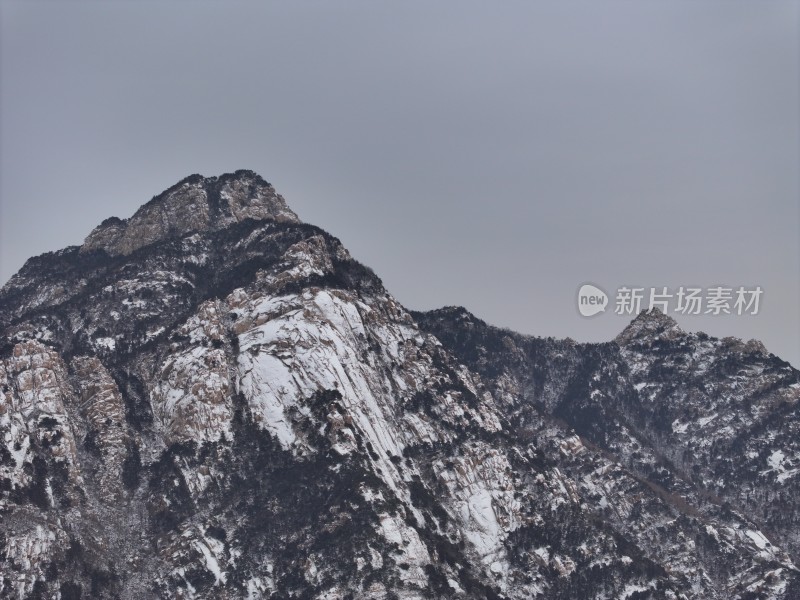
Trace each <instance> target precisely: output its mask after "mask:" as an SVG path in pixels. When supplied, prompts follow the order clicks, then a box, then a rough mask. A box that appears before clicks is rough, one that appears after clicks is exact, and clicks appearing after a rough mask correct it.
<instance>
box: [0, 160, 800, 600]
mask: <svg viewBox="0 0 800 600" xmlns="http://www.w3.org/2000/svg"><path fill="white" fill-rule="evenodd" d="M465 314H466V313H465ZM470 319H471V320H473V321H474V322H475V323H477V321H476V320H474V318H472V317H471V316H468V315H467V316H466V317H463V318H462V316H459V315H458V314H455V313H452V314H451V311H450V312H448V311H444V312H442V313H437V314H427V315H422V314H418V315H412V314H410V313H409V312H408V311H406V310H405V309H404V308H403V307H402V306H401V305H400V304H399V303H397V302H396V301H395V300H394V299H393V298H392V296H391V295H390V294H388V293H387V292H386V290H385V289H384V288H383V285H382V284H381V281H380V280H379V279H378V278H377V277H376V276H375V274H374V273H372V271H370V270H369V269H368V268H366V267H364V266H363V265H361V264H359V263H357V262H356V261H354V260H353V259H352V258H351V257H350V255H349V253H348V252H347V251H346V250H345V249H344V248H343V247H342V246H341V244H340V243H339V241H338V240H337V239H336V238H334V237H332V236H330V235H329V234H327V233H326V232H324V231H322V230H320V229H319V228H316V227H313V226H310V225H306V224H303V223H301V222H300V221H299V220H298V219H297V217H296V216H295V215H294V213H292V212H291V211H290V210H289V209H288V207H287V206H286V204H285V202H284V201H283V199H282V198H280V196H278V195H277V194H276V193H275V192H274V190H273V189H272V187H271V186H269V184H267V183H266V182H264V181H263V180H262V179H261V178H259V177H258V176H257V175H255V174H254V173H252V172H249V171H239V172H237V173H234V174H231V175H223V176H221V177H218V178H214V177H212V178H203V177H200V176H192V177H190V178H187V179H186V180H184V181H182V182H180V183H179V184H177V185H176V186H173V187H172V188H170V189H169V190H167V191H166V192H164V193H163V194H161V195H160V196H157V197H156V198H154V199H153V200H152V201H151V202H150V203H148V204H146V205H145V206H143V207H142V208H141V209H140V210H139V211H138V212H137V213H136V214H135V215H134V216H133V217H131V218H130V219H129V220H126V221H121V220H112V221H106V222H105V223H104V224H103V225H101V226H100V227H99V228H97V229H95V231H93V232H92V233H91V234H90V236H89V237H88V238H87V241H86V242H85V243H84V245H83V246H82V247H80V248H67V249H65V250H63V251H60V252H57V253H52V254H48V255H44V256H42V257H38V258H35V259H31V260H30V261H28V263H26V265H25V267H23V269H22V270H21V271H20V273H18V274H17V275H16V276H15V277H14V278H13V279H12V280H11V281H10V282H9V283H8V284H7V285H6V286H5V287H4V288H3V289H2V291H0V328H2V337H1V338H0V340H1V341H0V344H1V346H0V386H1V387H0V390H2V395H1V396H0V433H2V435H3V443H2V444H0V535H1V536H2V537H0V545H1V546H2V553H0V565H2V566H1V567H0V594H2V596H3V597H42V598H44V597H47V598H50V597H61V598H80V597H83V598H112V597H122V598H143V597H165V598H167V597H179V598H261V597H264V598H268V597H274V598H291V597H294V598H387V599H388V598H408V599H412V598H420V599H422V598H514V599H520V600H521V599H523V598H533V597H541V598H565V599H566V598H597V599H601V598H609V599H610V598H720V599H723V598H724V599H726V600H727V599H728V598H785V599H788V598H792V597H794V596H792V594H793V593H794V592H793V590H794V589H796V588H795V587H792V586H796V583H795V582H796V581H797V569H796V568H795V566H794V564H793V562H792V558H791V556H790V554H788V553H787V551H786V549H790V550H791V548H792V546H791V543H790V541H791V540H790V539H789V538H790V536H787V537H786V538H781V539H780V540H778V539H773V538H770V539H773V542H769V543H767V541H766V537H764V536H765V535H768V534H766V533H765V532H764V531H762V530H761V529H760V525H759V523H760V522H761V521H762V520H759V521H755V520H751V518H750V516H749V515H748V516H743V515H744V513H741V512H738V511H737V510H736V509H735V507H733V508H732V506H733V505H732V506H727V507H726V506H723V505H719V504H717V503H715V502H712V501H709V500H708V499H707V498H706V497H705V496H703V495H701V494H700V492H701V491H703V490H706V489H707V488H705V487H704V488H700V487H698V485H697V484H696V483H695V482H694V481H693V480H691V479H688V478H686V479H684V474H683V473H682V471H680V470H679V468H678V467H677V466H675V465H673V464H668V463H667V462H666V459H664V458H661V456H662V454H665V453H664V451H663V449H661V448H656V447H655V446H654V445H652V446H647V445H646V444H645V441H644V437H643V436H645V435H646V434H648V432H649V430H648V429H647V422H648V421H647V419H648V415H649V414H650V412H652V411H650V412H648V410H647V407H646V406H645V405H644V404H642V406H643V408H642V409H641V411H640V413H641V414H639V413H637V419H640V420H641V423H640V422H639V421H638V420H637V421H636V423H635V424H636V427H635V428H634V423H633V420H631V423H630V424H629V423H628V422H627V421H626V422H625V423H622V422H620V423H619V424H618V425H614V424H612V421H613V418H612V417H610V416H609V415H613V414H622V413H623V411H624V410H627V407H628V406H629V405H630V404H636V402H637V400H636V397H633V396H630V397H629V395H630V394H632V393H635V392H636V391H637V388H636V387H633V386H634V384H638V383H640V380H639V379H637V378H639V377H641V378H644V377H650V378H652V379H653V380H654V373H653V372H652V365H651V364H650V363H648V362H647V357H648V356H651V354H650V349H649V348H644V347H640V345H637V344H639V342H635V343H633V342H632V343H629V344H628V345H625V344H623V343H622V342H620V343H611V344H608V345H606V346H603V347H597V348H595V347H583V346H579V345H575V344H570V343H567V342H556V341H552V340H550V341H541V340H535V339H531V338H523V337H522V336H516V335H515V334H508V335H506V334H504V333H502V332H498V331H497V330H494V329H492V328H490V327H488V326H486V325H485V324H479V325H480V330H481V331H482V333H481V334H480V336H478V337H475V336H474V333H475V332H476V331H477V328H475V327H472V326H468V323H467V320H470ZM465 331H466V332H467V333H464V332H465ZM628 334H631V335H628ZM459 336H461V337H459ZM470 336H472V337H470ZM506 338H508V340H507V339H506ZM625 339H631V340H640V337H639V336H638V335H633V331H632V330H631V331H628V333H627V334H625ZM509 340H510V341H509ZM640 341H641V340H640ZM621 344H622V345H621ZM532 349H538V350H536V351H535V352H534V351H533V350H532ZM539 351H541V352H539ZM537 352H539V353H538V354H537ZM626 352H627V353H628V354H626ZM481 353H484V354H486V355H489V356H488V359H486V356H484V358H483V359H482V358H481V357H480V355H481ZM534 355H535V356H534ZM612 355H613V360H612ZM764 360H767V359H764ZM769 360H771V359H769ZM634 365H643V367H642V368H641V369H640V370H638V371H637V370H635V368H634ZM598 373H599V374H600V375H601V377H600V379H598V380H595V379H594V376H595V375H597V374H598ZM795 375H796V373H795ZM586 376H588V377H589V381H591V382H595V381H596V382H597V388H598V390H600V389H601V387H602V389H601V392H602V393H603V394H605V396H604V398H605V397H606V396H607V397H608V398H607V400H606V401H605V402H602V403H601V402H600V401H599V400H597V402H596V403H595V404H592V403H591V402H590V401H592V400H595V399H598V398H599V395H598V394H594V393H591V392H590V393H589V394H588V399H587V398H586V397H585V395H584V394H583V393H582V389H581V388H580V385H582V383H581V382H583V380H584V379H585V377H586ZM648 381H650V379H648ZM661 381H662V383H663V381H666V379H662V380H661ZM786 381H788V379H786V380H784V379H780V386H782V385H783V384H784V383H785V382H786ZM677 383H678V382H676V385H677ZM754 385H755V384H754ZM791 389H794V388H791ZM631 390H633V392H632V391H631ZM592 391H594V390H592ZM665 393H666V392H665ZM675 401H676V402H678V400H677V399H676V400H675ZM587 403H588V404H587ZM676 406H677V405H676ZM676 410H678V409H677V408H676ZM593 411H594V412H593ZM597 411H600V417H602V418H605V421H603V422H600V423H597V422H595V421H596V420H594V419H593V417H592V415H595V412H597ZM604 411H605V412H604ZM590 417H592V418H590ZM565 422H566V424H565ZM573 422H574V424H571V423H573ZM681 423H682V421H681ZM581 424H583V425H581ZM584 425H585V427H584ZM579 426H580V427H579ZM571 427H575V430H577V431H578V432H579V433H580V436H579V435H576V433H575V431H573V430H572V428H571ZM606 428H607V430H606ZM687 431H688V429H687ZM603 435H605V436H607V437H606V438H605V439H604V438H603V437H602V436H603ZM636 435H639V436H640V437H641V441H639V442H638V443H639V444H640V448H641V453H642V456H644V457H645V458H633V456H634V454H633V453H631V452H627V450H625V451H623V450H620V449H619V448H617V447H616V446H615V444H620V443H622V442H620V440H625V445H624V448H625V449H627V448H630V447H631V444H632V442H631V441H630V440H631V439H633V438H634V437H635V436H636ZM676 435H677V434H676ZM626 436H627V437H626ZM787 436H788V434H787ZM787 439H788V437H787ZM679 442H680V443H684V440H683V438H675V441H674V443H675V444H678V443H679ZM675 447H676V448H677V447H678V446H677V445H676V446H675ZM785 448H786V449H787V450H788V449H789V446H785ZM657 451H658V453H659V454H657ZM656 456H658V458H655V457H656ZM786 456H789V454H787V455H786ZM647 457H651V458H652V460H653V461H656V460H658V461H661V462H659V463H658V465H659V469H660V471H659V472H662V471H663V475H662V476H661V479H660V480H658V481H661V483H658V482H657V481H656V480H655V479H654V477H652V476H651V477H648V476H645V475H643V474H642V473H643V468H644V467H643V465H645V464H647V461H648V460H651V458H647ZM654 464H655V463H654ZM781 465H783V467H784V471H782V472H781V473H783V474H785V473H787V472H788V471H790V470H791V463H788V462H784V461H782V462H781ZM702 476H703V474H702V473H700V474H698V475H697V477H698V478H699V477H702ZM776 480H777V479H776ZM668 481H675V482H680V484H681V485H682V486H684V487H683V488H681V489H680V490H677V491H676V490H675V489H674V488H673V487H670V485H668V484H667V483H668ZM793 481H794V480H793V479H792V477H791V476H788V477H784V482H785V483H786V484H787V485H793ZM676 486H677V483H676ZM684 488H685V493H684ZM753 501H754V502H756V503H759V502H761V500H759V499H757V498H756V499H755V500H753ZM737 506H738V505H737ZM758 506H759V507H763V506H767V505H766V504H763V503H762V504H758ZM764 523H766V521H764ZM784 542H785V543H784Z"/></svg>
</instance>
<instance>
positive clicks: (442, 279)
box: [0, 0, 800, 366]
mask: <svg viewBox="0 0 800 600" xmlns="http://www.w3.org/2000/svg"><path fill="white" fill-rule="evenodd" d="M1 6H2V13H1V16H2V31H1V32H0V33H1V34H2V35H0V40H1V41H0V44H1V47H0V50H1V51H2V58H1V60H2V63H1V64H0V68H1V70H0V85H1V88H0V92H1V93H2V98H1V101H0V126H1V127H2V129H0V140H1V141H2V148H1V151H2V154H1V156H0V160H1V161H2V162H1V163H0V218H1V220H0V236H1V238H2V239H1V242H0V252H1V255H0V269H1V270H0V280H1V281H3V282H4V281H6V280H7V279H8V278H9V277H10V276H11V275H12V274H13V273H14V272H16V271H17V270H18V269H19V268H20V267H21V265H22V263H23V262H24V261H25V259H26V258H27V257H29V256H31V255H35V254H40V253H42V252H45V251H48V250H56V249H59V248H61V247H64V246H67V245H70V244H79V243H80V242H81V241H82V240H83V238H84V237H85V236H86V234H88V233H89V231H90V230H91V229H92V228H93V227H94V226H95V225H97V224H98V223H99V222H100V221H102V220H103V219H104V218H106V217H108V216H111V215H116V216H119V217H127V216H130V215H131V214H132V213H133V212H134V211H135V210H136V209H137V208H138V207H139V206H140V205H141V204H143V203H144V202H146V201H147V200H149V199H150V198H151V197H152V196H154V195H155V194H157V193H158V192H160V191H162V190H163V189H165V188H166V187H168V186H170V185H171V184H173V183H175V182H176V181H178V180H179V179H181V178H183V177H184V176H186V175H188V174H190V173H196V172H197V173H201V174H204V175H218V174H220V173H223V172H227V171H232V170H235V169H238V168H250V169H253V170H255V171H257V172H259V173H260V174H261V175H262V176H264V178H266V179H267V180H268V181H270V182H271V183H273V184H274V185H275V186H276V188H277V189H278V191H279V192H281V193H282V194H283V195H284V196H285V197H286V199H287V200H288V202H289V204H290V205H291V206H292V208H293V209H294V210H295V211H296V212H297V213H298V214H299V215H300V217H301V218H302V219H303V220H305V221H307V222H310V223H314V224H316V225H319V226H321V227H323V228H325V229H327V230H328V231H330V232H331V233H333V234H334V235H337V236H338V237H339V238H341V239H342V241H343V242H344V243H345V245H346V246H347V247H348V248H349V249H350V250H351V252H352V253H353V255H354V256H355V257H356V258H358V259H360V260H361V261H362V262H364V263H366V264H368V265H370V266H371V267H373V268H374V269H375V270H376V271H377V273H378V274H379V275H380V276H381V277H382V278H383V280H384V282H385V283H386V285H387V287H388V288H389V290H390V291H391V292H392V293H393V294H394V295H395V296H396V297H397V298H398V299H399V300H400V301H401V302H403V303H404V304H405V305H406V306H408V307H410V308H414V309H428V308H435V307H439V306H442V305H447V304H461V305H464V306H466V307H467V308H469V309H470V310H472V311H473V312H475V313H476V314H477V315H478V316H480V317H482V318H484V319H485V320H487V321H489V322H491V323H494V324H498V325H503V326H508V327H511V328H513V329H515V330H518V331H521V332H525V333H534V334H538V335H553V336H558V337H564V336H571V337H573V338H575V339H578V340H586V341H589V340H595V341H596V340H604V339H610V338H611V337H613V336H614V335H615V334H616V333H617V332H619V331H620V330H621V329H622V328H623V327H624V325H625V324H626V322H627V318H623V317H620V316H617V315H614V314H611V311H609V312H608V313H606V314H603V315H599V316H597V317H594V318H592V319H585V318H582V317H580V316H579V315H578V313H577V310H576V307H575V294H576V291H577V288H578V286H579V285H580V284H582V283H584V282H586V281H592V282H595V283H597V284H600V285H601V286H602V287H604V288H605V289H606V290H607V291H610V292H612V293H613V291H614V290H616V289H617V287H618V286H620V285H624V284H628V285H638V286H642V287H650V286H655V287H661V286H670V287H678V286H681V285H685V286H688V285H698V286H701V287H709V286H713V285H717V284H726V285H730V286H739V285H745V286H754V285H760V286H761V287H762V288H763V289H764V295H763V298H762V304H761V314H760V315H759V316H756V317H753V316H740V317H737V316H727V317H710V316H709V317H702V316H694V317H688V316H687V317H678V321H679V323H681V325H683V326H684V327H685V328H686V329H689V330H705V331H707V332H709V333H712V334H714V335H720V336H722V335H736V336H738V337H743V338H753V337H755V338H759V339H761V340H763V341H764V342H765V344H766V345H767V347H768V349H769V350H770V351H772V352H775V353H776V354H778V355H779V356H782V357H783V358H786V359H788V360H790V361H791V362H792V363H793V364H794V365H795V366H800V311H799V310H798V307H800V207H799V204H800V201H799V200H798V198H799V197H800V190H799V189H798V182H799V181H800V177H799V176H798V165H799V164H800V142H799V140H800V116H799V110H800V109H798V107H800V94H799V93H798V71H799V65H798V54H799V53H798V40H799V39H800V9H799V7H800V4H798V2H796V1H769V0H767V1H759V2H753V1H736V0H724V1H722V2H710V1H699V2H683V1H677V0H675V1H666V0H663V1H659V2H655V1H654V2H632V1H631V2H609V1H605V2H585V3H583V2H563V1H559V2H534V3H531V2H504V3H502V4H501V3H488V2H426V3H422V2H404V3H394V4H392V5H391V8H389V7H388V5H386V4H385V3H371V2H339V3H328V2H300V3H280V4H278V3H275V4H266V5H265V4H264V3H257V4H255V3H254V4H237V3H232V2H209V3H202V2H188V1H187V2H180V1H175V2H166V3H156V2H137V3H134V2H121V1H117V2H107V3H101V2H86V3H83V2H75V1H73V2H53V3H50V2H43V1H39V2H9V1H3V2H2V5H1Z"/></svg>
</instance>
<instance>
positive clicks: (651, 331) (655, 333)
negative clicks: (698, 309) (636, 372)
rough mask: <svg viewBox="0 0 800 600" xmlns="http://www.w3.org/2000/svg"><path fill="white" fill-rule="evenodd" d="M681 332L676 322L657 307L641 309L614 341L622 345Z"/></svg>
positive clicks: (669, 336) (671, 335)
mask: <svg viewBox="0 0 800 600" xmlns="http://www.w3.org/2000/svg"><path fill="white" fill-rule="evenodd" d="M681 333H683V330H682V329H681V328H680V327H679V326H678V323H677V322H676V321H675V319H673V318H672V317H670V316H669V315H666V314H664V313H663V312H662V311H661V310H660V309H659V308H655V307H654V308H652V309H649V310H648V309H645V310H643V311H641V312H640V313H639V314H638V315H637V316H636V318H635V319H634V320H633V321H631V322H630V323H629V324H628V326H627V327H626V328H625V329H623V330H622V333H620V334H619V335H618V336H617V337H616V338H615V339H614V341H616V342H617V343H618V344H619V345H621V346H623V345H626V344H629V343H631V342H634V341H641V340H642V339H644V338H654V337H667V338H671V337H675V336H677V335H680V334H681Z"/></svg>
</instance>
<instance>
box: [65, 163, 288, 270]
mask: <svg viewBox="0 0 800 600" xmlns="http://www.w3.org/2000/svg"><path fill="white" fill-rule="evenodd" d="M245 219H272V220H275V221H280V222H287V221H288V222H294V223H297V222H299V219H298V218H297V215H296V214H294V213H293V212H292V211H291V210H290V209H289V207H288V206H287V205H286V201H285V200H284V199H283V198H282V197H281V196H279V195H278V194H277V193H276V192H275V189H274V188H273V187H272V186H271V185H270V184H269V183H267V182H266V181H264V180H263V179H261V177H259V176H258V175H256V174H255V173H253V172H252V171H237V172H236V173H234V174H233V175H223V176H221V177H201V176H200V175H192V176H190V177H187V178H186V179H184V180H183V181H181V182H179V183H178V184H176V185H174V186H173V187H171V188H169V189H168V190H166V191H165V192H164V193H162V194H160V195H159V196H157V197H155V198H153V200H152V201H150V202H148V203H147V204H145V205H144V206H142V207H141V208H140V209H139V210H138V211H136V214H135V215H133V216H132V217H131V218H130V219H127V220H125V221H122V220H120V219H118V218H115V217H112V218H110V219H106V220H105V221H103V223H102V224H101V225H100V226H99V227H97V228H96V229H95V230H94V231H92V233H90V234H89V237H87V238H86V241H85V242H84V243H83V246H81V250H82V251H84V252H88V251H91V250H105V251H106V252H108V253H109V254H130V253H131V252H133V251H135V250H138V249H139V248H143V247H144V246H149V245H150V244H153V243H155V242H159V241H161V240H164V239H167V238H169V237H176V236H181V235H184V234H186V233H189V232H192V231H206V230H209V229H223V228H225V227H227V226H229V225H231V224H233V223H238V222H239V221H244V220H245Z"/></svg>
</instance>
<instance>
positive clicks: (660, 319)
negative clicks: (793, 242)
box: [414, 307, 800, 597]
mask: <svg viewBox="0 0 800 600" xmlns="http://www.w3.org/2000/svg"><path fill="white" fill-rule="evenodd" d="M414 317H415V318H416V320H417V322H418V323H419V324H420V326H421V327H422V329H424V330H426V331H428V332H430V333H433V334H434V335H436V336H437V337H438V339H440V340H441V341H442V343H443V344H444V345H445V347H446V348H447V349H448V350H450V351H451V352H453V353H454V355H455V356H456V358H457V359H459V360H460V361H462V362H463V363H464V364H466V365H467V366H468V367H469V368H471V369H473V370H475V371H476V372H477V373H479V374H480V375H481V376H482V377H483V380H484V381H485V382H486V383H487V385H488V386H489V387H490V389H492V390H493V391H494V393H495V396H496V397H498V398H502V397H504V396H505V397H506V398H508V402H507V404H506V405H507V406H508V410H507V411H506V414H507V415H508V417H509V421H510V422H511V423H512V424H513V425H514V426H516V427H518V428H519V429H520V430H521V431H524V430H525V428H526V427H527V426H528V425H527V423H529V422H530V421H532V420H535V419H536V418H545V419H547V418H550V419H556V420H558V421H560V422H563V423H564V424H565V425H566V426H567V427H569V428H572V429H574V431H576V432H577V433H578V434H579V435H580V436H581V437H582V438H583V439H584V440H585V442H586V443H590V444H592V445H595V446H596V447H598V448H599V449H601V450H602V451H603V452H604V453H605V454H606V456H609V457H612V458H613V460H614V461H615V462H616V463H617V464H620V465H624V466H625V467H626V468H627V469H629V470H630V471H631V472H632V473H634V474H635V475H636V476H637V477H639V478H641V480H642V481H644V482H645V483H646V484H647V485H648V486H649V487H651V488H653V489H655V490H657V491H658V493H659V494H660V495H661V496H662V497H664V498H665V499H666V500H667V501H668V502H669V503H670V504H673V505H674V506H675V507H677V508H682V509H683V510H684V511H688V513H689V514H700V515H703V516H704V517H707V516H713V517H714V518H718V519H721V520H722V521H725V520H727V519H730V518H731V517H733V518H734V520H742V521H743V522H746V523H749V525H748V526H746V527H745V526H743V527H744V529H743V533H744V534H745V535H747V536H748V537H749V538H751V540H752V541H753V544H754V548H756V549H758V550H770V549H775V548H779V547H782V548H783V549H785V550H786V551H787V553H788V554H789V555H790V556H791V557H792V559H793V560H794V561H795V562H796V561H797V560H798V557H799V556H800V553H799V552H798V550H800V547H799V546H798V543H797V540H798V533H799V532H800V527H798V510H800V502H798V481H797V478H796V474H797V472H798V470H797V469H796V465H797V456H798V454H797V452H798V450H797V443H798V442H797V439H798V437H797V417H798V401H800V372H798V371H797V370H796V369H794V368H792V367H791V365H789V364H788V363H786V362H785V361H782V360H780V359H778V358H777V357H775V356H774V355H771V354H769V353H768V352H767V351H766V350H765V348H764V347H763V345H762V344H760V343H759V342H756V341H750V342H746V343H745V342H742V341H741V340H737V339H735V338H725V339H722V340H719V339H715V338H711V337H709V336H707V335H705V334H702V333H696V334H694V333H686V332H684V331H682V330H681V329H680V328H679V327H678V325H677V323H676V322H675V321H674V320H673V319H671V318H670V317H668V316H666V315H664V314H662V313H661V312H660V311H658V310H657V309H656V310H654V311H653V312H647V311H644V312H642V313H641V314H640V315H639V316H638V317H637V318H636V319H635V320H634V321H633V322H632V323H631V324H630V325H629V326H628V327H627V328H626V329H625V330H624V331H623V332H622V333H621V334H620V335H619V336H618V337H617V338H616V340H615V341H614V342H611V343H607V344H577V343H575V342H572V341H569V340H555V339H552V338H548V339H543V338H534V337H529V336H523V335H519V334H516V333H513V332H510V331H507V330H502V329H498V328H495V327H491V326H489V325H487V324H486V323H484V322H483V321H481V320H480V319H477V318H476V317H475V316H474V315H471V314H470V313H468V312H467V311H466V310H464V309H463V308H458V307H452V308H446V309H442V310H438V311H432V312H429V313H415V314H414ZM519 398H522V399H523V400H524V402H523V403H521V404H520V403H518V399H519ZM734 529H736V527H735V526H734ZM712 538H713V539H707V540H704V542H705V543H709V544H717V543H718V540H717V539H716V538H717V535H716V533H715V534H714V535H713V536H712ZM725 577H726V578H729V577H731V574H730V573H726V574H725ZM794 593H795V594H797V593H798V592H797V591H795V592H794ZM790 597H791V595H790Z"/></svg>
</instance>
